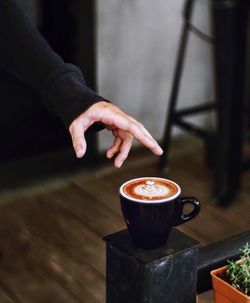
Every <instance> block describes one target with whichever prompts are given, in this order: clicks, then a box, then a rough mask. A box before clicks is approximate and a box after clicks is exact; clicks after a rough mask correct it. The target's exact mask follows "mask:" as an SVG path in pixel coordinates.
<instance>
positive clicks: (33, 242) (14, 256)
mask: <svg viewBox="0 0 250 303" xmlns="http://www.w3.org/2000/svg"><path fill="white" fill-rule="evenodd" d="M202 155H203V149H202V146H201V145H199V143H198V142H196V144H191V143H189V141H188V142H184V144H182V143H178V144H177V145H176V146H175V147H173V148H172V151H171V159H170V166H169V168H168V169H167V170H166V171H164V172H163V173H161V174H159V172H158V171H157V169H156V158H155V157H154V156H152V155H151V154H149V153H148V152H140V153H135V155H134V156H131V157H130V158H129V159H128V160H127V163H126V164H125V165H124V167H123V168H122V169H115V168H113V166H112V165H111V164H105V165H103V167H101V168H99V169H98V170H95V171H86V170H85V171H82V172H81V171H79V172H77V173H75V174H72V175H69V176H64V177H63V178H57V179H53V180H47V181H43V182H42V183H39V184H36V185H33V186H32V187H26V188H21V189H18V190H16V191H12V192H5V193H2V194H1V196H0V201H1V204H0V222H1V225H0V239H1V240H0V303H13V302H23V303H50V302H53V303H57V302H58V303H59V302H60V303H64V302H65V303H66V302H67V303H76V302H84V303H101V302H102V303H104V302H105V244H104V242H103V240H102V237H103V236H104V235H107V234H110V233H113V232H115V231H118V230H120V229H123V228H125V224H124V221H123V219H122V217H121V211H120V205H119V198H118V188H119V186H120V185H121V183H122V182H124V181H125V180H128V179H130V178H134V177H140V176H159V175H161V176H164V177H167V178H171V179H173V180H175V181H176V182H177V183H179V184H180V185H181V187H182V188H183V194H184V195H192V196H196V197H198V198H199V199H200V200H201V202H202V211H201V213H200V215H199V216H198V217H197V218H196V219H195V220H192V221H190V222H189V223H187V224H185V225H183V226H181V227H180V229H181V230H182V231H185V232H186V233H188V234H189V235H191V236H192V237H194V238H195V239H197V240H199V241H201V243H202V244H206V243H210V242H213V241H216V240H219V239H223V238H225V237H228V236H230V235H233V234H237V233H240V232H243V231H245V230H249V229H250V211H249V207H250V200H249V196H250V182H249V181H250V173H249V172H246V173H245V174H244V177H243V186H242V190H241V192H240V193H239V195H238V197H237V198H236V199H235V201H234V202H233V204H232V205H231V207H229V208H226V209H225V208H224V209H223V208H220V207H218V205H217V204H216V200H215V199H214V198H213V197H212V194H211V193H212V176H211V173H210V171H209V170H208V169H207V168H206V166H205V164H204V161H203V157H202ZM211 298H212V295H211V293H209V294H205V295H203V296H201V297H200V300H199V302H200V303H203V302H212V301H211V300H212V299H211Z"/></svg>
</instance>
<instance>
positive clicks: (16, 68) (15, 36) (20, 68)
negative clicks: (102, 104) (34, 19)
mask: <svg viewBox="0 0 250 303" xmlns="http://www.w3.org/2000/svg"><path fill="white" fill-rule="evenodd" d="M0 68H1V69H3V70H4V71H5V72H7V73H10V74H11V75H13V76H15V77H16V78H18V79H19V80H21V81H22V82H24V83H26V84H28V85H30V86H31V87H33V88H34V89H35V90H36V91H37V92H38V93H39V94H40V95H41V96H42V100H43V102H44V104H45V106H46V107H47V108H48V109H49V110H50V111H52V112H54V113H55V114H57V115H58V116H60V117H61V119H62V120H63V122H64V124H65V125H66V127H68V126H69V125H70V123H71V122H72V121H73V120H74V119H75V118H76V117H77V116H79V115H80V114H81V113H82V112H84V111H85V110H86V109H87V108H88V107H89V106H90V105H92V104H93V103H95V102H97V101H101V100H105V99H104V98H103V97H101V96H99V95H97V94H96V93H95V92H93V91H92V90H91V89H90V88H89V87H87V86H86V83H85V81H84V78H83V75H82V73H81V71H80V69H79V68H78V67H76V66H74V65H72V64H69V63H65V62H64V61H63V59H62V58H61V57H60V56H58V55H57V54H56V53H55V52H54V51H53V50H52V49H51V48H50V46H49V45H48V43H47V42H46V41H45V40H44V39H43V37H42V36H41V35H40V33H39V32H38V31H37V29H36V28H35V26H34V25H33V24H32V23H31V22H30V20H29V19H28V18H27V17H26V16H25V14H24V12H23V11H22V10H21V9H20V8H19V7H18V5H17V4H16V2H15V1H14V0H0Z"/></svg>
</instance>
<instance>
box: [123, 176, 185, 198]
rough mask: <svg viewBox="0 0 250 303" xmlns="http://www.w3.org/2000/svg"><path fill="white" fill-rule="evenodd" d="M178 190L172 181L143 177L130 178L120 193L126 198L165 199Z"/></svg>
mask: <svg viewBox="0 0 250 303" xmlns="http://www.w3.org/2000/svg"><path fill="white" fill-rule="evenodd" d="M179 192H180V189H179V187H178V185H176V184H175V183H174V182H172V181H170V180H167V179H162V178H157V177H145V178H138V179H134V180H130V181H128V182H126V183H125V184H124V185H123V187H122V193H123V194H125V195H126V196H127V197H128V198H132V199H136V200H141V201H142V202H143V201H145V202H146V201H157V200H165V199H168V198H171V197H173V196H174V195H176V194H177V193H179Z"/></svg>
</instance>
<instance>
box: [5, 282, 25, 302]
mask: <svg viewBox="0 0 250 303" xmlns="http://www.w3.org/2000/svg"><path fill="white" fill-rule="evenodd" d="M0 303H20V301H19V300H18V299H17V298H16V296H15V294H13V293H12V292H11V291H10V290H9V289H8V288H7V287H6V286H5V285H3V283H2V282H1V281H0Z"/></svg>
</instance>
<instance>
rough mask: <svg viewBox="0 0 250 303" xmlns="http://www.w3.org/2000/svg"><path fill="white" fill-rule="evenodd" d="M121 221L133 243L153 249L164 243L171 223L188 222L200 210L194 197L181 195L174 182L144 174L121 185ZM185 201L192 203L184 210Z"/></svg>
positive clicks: (174, 224) (198, 203)
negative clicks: (189, 207) (187, 211)
mask: <svg viewBox="0 0 250 303" xmlns="http://www.w3.org/2000/svg"><path fill="white" fill-rule="evenodd" d="M120 201H121V209H122V213H123V217H124V220H125V222H126V224H127V227H128V230H129V233H130V235H131V238H132V240H133V242H134V244H135V246H137V247H139V248H144V249H155V248H159V247H161V246H164V245H165V244H166V242H167V239H168V237H169V234H170V231H171V229H172V227H173V226H177V225H180V224H183V223H185V222H188V221H189V220H191V219H193V218H194V217H196V216H197V215H198V213H199V211H200V202H199V201H198V200H197V199H196V198H194V197H181V189H180V187H179V185H178V184H176V183H175V182H173V181H171V180H168V179H164V178H158V177H143V178H137V179H132V180H129V181H127V182H125V183H124V184H123V185H122V186H121V187H120ZM186 204H191V205H192V206H193V208H192V210H191V211H190V212H189V213H184V211H183V209H184V206H185V205H186Z"/></svg>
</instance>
